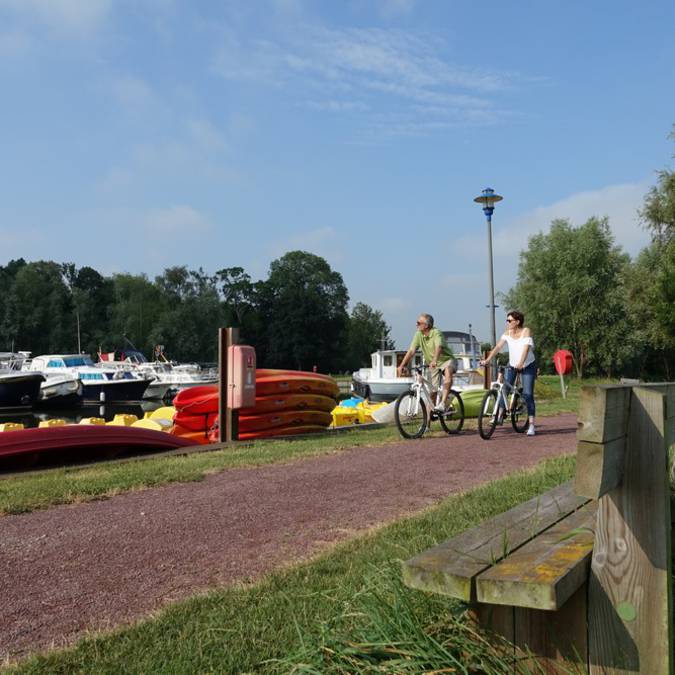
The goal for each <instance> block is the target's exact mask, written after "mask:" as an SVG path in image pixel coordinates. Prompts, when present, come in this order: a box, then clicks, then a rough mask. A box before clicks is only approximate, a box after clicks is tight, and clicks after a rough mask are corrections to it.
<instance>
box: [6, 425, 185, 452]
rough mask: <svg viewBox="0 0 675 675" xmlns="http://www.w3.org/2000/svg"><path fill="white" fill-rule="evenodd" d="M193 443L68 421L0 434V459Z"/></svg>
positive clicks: (168, 447)
mask: <svg viewBox="0 0 675 675" xmlns="http://www.w3.org/2000/svg"><path fill="white" fill-rule="evenodd" d="M189 445H194V443H193V442H192V441H190V440H188V439H183V438H180V437H179V436H172V435H171V434H167V433H164V432H163V431H154V430H153V429H143V428H141V427H124V426H113V425H103V424H101V425H98V424H95V425H79V424H68V425H65V426H59V427H44V428H42V429H19V430H18V431H5V432H3V433H0V458H4V457H16V456H17V455H23V454H31V453H47V452H48V453H50V454H51V455H53V454H54V453H59V452H66V451H69V450H78V449H88V448H91V456H92V457H96V456H97V454H101V455H103V454H104V453H105V454H106V455H110V454H111V452H110V451H111V450H118V451H119V452H125V451H133V450H171V449H173V448H180V447H187V446H189Z"/></svg>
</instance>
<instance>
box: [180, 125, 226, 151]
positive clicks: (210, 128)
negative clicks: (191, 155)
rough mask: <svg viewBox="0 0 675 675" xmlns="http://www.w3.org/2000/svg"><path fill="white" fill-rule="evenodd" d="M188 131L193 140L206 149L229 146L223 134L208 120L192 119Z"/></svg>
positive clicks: (217, 149) (218, 148) (213, 149)
mask: <svg viewBox="0 0 675 675" xmlns="http://www.w3.org/2000/svg"><path fill="white" fill-rule="evenodd" d="M188 131H189V135H190V138H191V139H192V140H193V142H194V143H195V144H196V145H198V146H199V147H201V148H203V149H204V150H206V151H209V152H210V151H219V150H223V149H225V148H226V147H227V143H226V141H225V137H224V136H223V134H222V133H221V132H220V130H219V129H217V128H216V127H215V126H214V125H213V124H211V122H209V121H208V120H205V119H198V120H190V121H189V122H188Z"/></svg>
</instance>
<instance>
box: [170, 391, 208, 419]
mask: <svg viewBox="0 0 675 675" xmlns="http://www.w3.org/2000/svg"><path fill="white" fill-rule="evenodd" d="M173 407H174V408H175V409H176V410H178V411H179V412H182V411H186V412H189V413H190V414H192V415H196V414H201V413H215V412H218V387H216V386H215V385H212V384H208V385H201V386H199V387H190V388H188V389H183V390H182V391H179V392H178V393H177V394H176V396H175V398H174V399H173Z"/></svg>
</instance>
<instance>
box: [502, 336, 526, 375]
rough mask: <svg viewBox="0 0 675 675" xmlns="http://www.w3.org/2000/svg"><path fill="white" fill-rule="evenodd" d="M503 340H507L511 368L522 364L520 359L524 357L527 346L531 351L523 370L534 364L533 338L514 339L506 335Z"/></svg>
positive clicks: (521, 337)
mask: <svg viewBox="0 0 675 675" xmlns="http://www.w3.org/2000/svg"><path fill="white" fill-rule="evenodd" d="M502 340H505V341H506V344H508V346H509V365H510V366H512V367H513V368H515V367H516V366H517V365H518V364H519V363H520V359H521V358H522V357H523V352H524V351H525V347H526V346H527V347H529V350H528V351H527V356H526V357H525V363H523V368H525V367H526V366H529V365H530V363H533V362H534V340H533V339H532V338H531V337H524V336H523V335H521V336H520V337H519V338H514V337H511V336H510V335H509V334H508V333H504V335H502Z"/></svg>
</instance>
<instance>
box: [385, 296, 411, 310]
mask: <svg viewBox="0 0 675 675" xmlns="http://www.w3.org/2000/svg"><path fill="white" fill-rule="evenodd" d="M412 304H413V303H412V301H411V300H410V298H404V297H390V298H382V300H380V301H379V303H378V304H377V309H380V310H382V311H383V312H402V311H404V310H407V309H410V308H411V307H412Z"/></svg>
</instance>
